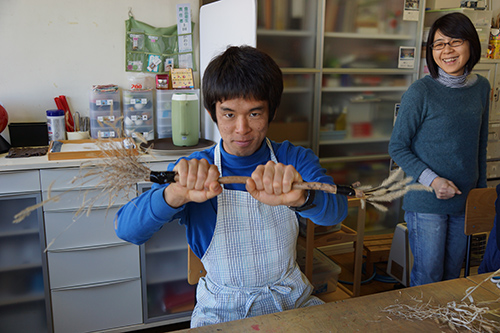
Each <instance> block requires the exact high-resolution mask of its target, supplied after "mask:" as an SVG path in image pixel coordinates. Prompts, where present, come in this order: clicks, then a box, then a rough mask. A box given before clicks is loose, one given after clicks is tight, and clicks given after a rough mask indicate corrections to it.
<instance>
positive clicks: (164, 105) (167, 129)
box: [156, 90, 175, 139]
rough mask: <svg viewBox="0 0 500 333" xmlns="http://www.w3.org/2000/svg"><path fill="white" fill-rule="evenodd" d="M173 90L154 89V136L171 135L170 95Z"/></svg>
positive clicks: (164, 136)
mask: <svg viewBox="0 0 500 333" xmlns="http://www.w3.org/2000/svg"><path fill="white" fill-rule="evenodd" d="M174 93H175V90H157V91H156V138H157V139H163V138H170V137H172V95H173V94H174Z"/></svg>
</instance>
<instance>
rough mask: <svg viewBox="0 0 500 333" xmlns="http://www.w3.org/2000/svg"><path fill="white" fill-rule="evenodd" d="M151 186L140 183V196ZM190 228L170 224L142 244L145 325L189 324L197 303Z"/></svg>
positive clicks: (173, 222)
mask: <svg viewBox="0 0 500 333" xmlns="http://www.w3.org/2000/svg"><path fill="white" fill-rule="evenodd" d="M150 188H151V183H141V184H138V189H139V193H143V192H146V191H148V190H149V189H150ZM187 263H188V244H187V240H186V228H185V227H184V226H183V225H180V224H179V223H178V222H177V221H172V222H170V223H167V224H165V225H164V226H163V228H161V229H160V230H159V231H158V232H157V233H155V234H154V235H153V237H151V238H150V239H149V240H148V241H147V242H146V243H144V244H143V245H141V266H142V268H141V270H142V280H143V303H144V309H143V311H144V322H145V323H148V322H152V321H159V320H161V321H166V322H169V323H175V322H181V321H189V320H190V319H191V313H192V310H193V309H194V304H195V300H196V285H190V284H189V283H188V281H187V270H188V268H187V266H188V264H187Z"/></svg>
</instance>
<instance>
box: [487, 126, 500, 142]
mask: <svg viewBox="0 0 500 333" xmlns="http://www.w3.org/2000/svg"><path fill="white" fill-rule="evenodd" d="M498 140H500V123H490V124H489V125H488V141H498Z"/></svg>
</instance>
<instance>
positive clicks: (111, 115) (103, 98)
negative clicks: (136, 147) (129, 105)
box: [90, 89, 122, 139]
mask: <svg viewBox="0 0 500 333" xmlns="http://www.w3.org/2000/svg"><path fill="white" fill-rule="evenodd" d="M120 99H121V98H120V90H119V89H118V90H116V91H112V92H111V91H106V92H105V91H92V92H91V93H90V133H91V136H92V138H94V139H98V138H117V137H120V136H121V128H122V120H121V116H122V110H121V104H120Z"/></svg>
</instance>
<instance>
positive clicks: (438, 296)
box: [184, 274, 500, 333]
mask: <svg viewBox="0 0 500 333" xmlns="http://www.w3.org/2000/svg"><path fill="white" fill-rule="evenodd" d="M488 275H489V274H482V275H480V276H475V277H469V278H459V279H455V280H450V281H443V282H437V283H432V284H428V285H425V286H419V287H412V288H405V289H400V290H392V291H387V292H382V293H378V294H373V295H368V296H361V297H355V298H350V299H346V300H343V301H338V302H333V303H326V304H323V305H318V306H313V307H308V308H302V309H294V310H289V311H284V312H278V313H274V314H269V315H264V316H258V317H252V318H246V319H242V320H236V321H232V322H226V323H221V324H217V325H210V326H205V327H200V328H196V329H187V330H184V332H187V331H195V332H196V333H198V332H200V333H201V332H254V333H257V332H258V333H267V332H315V333H316V332H370V333H374V332H426V333H431V332H451V329H449V328H448V326H446V327H440V325H438V324H437V323H436V322H435V321H433V320H424V321H409V320H406V319H402V318H397V317H391V318H389V317H388V316H387V313H385V312H382V311H381V310H382V309H384V308H386V307H387V306H390V305H394V304H396V302H401V303H405V304H413V303H411V302H412V300H411V299H412V298H417V299H421V300H423V301H424V302H427V301H429V299H431V304H439V305H446V304H447V303H448V302H450V301H457V302H460V300H461V299H462V298H463V297H464V296H465V290H466V289H467V288H469V287H472V286H475V285H477V282H480V281H482V280H484V279H485V278H486V276H488ZM476 280H477V282H476ZM485 283H486V282H485ZM489 284H491V285H492V286H493V284H492V283H489ZM483 285H484V284H483ZM483 285H481V287H479V288H477V289H476V291H475V292H474V293H473V294H472V296H473V297H474V301H475V302H476V303H477V302H479V301H493V300H496V299H497V298H498V296H499V295H500V294H499V293H498V292H497V291H496V290H493V289H492V290H490V288H488V286H485V287H483ZM495 288H496V286H495ZM497 289H498V288H497ZM499 290H500V289H499ZM489 307H490V308H492V309H499V308H500V303H498V302H497V303H495V304H492V305H490V306H489ZM490 319H494V318H493V317H491V318H490Z"/></svg>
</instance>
